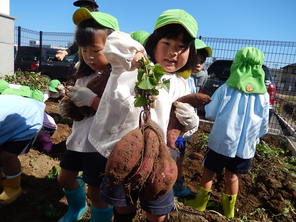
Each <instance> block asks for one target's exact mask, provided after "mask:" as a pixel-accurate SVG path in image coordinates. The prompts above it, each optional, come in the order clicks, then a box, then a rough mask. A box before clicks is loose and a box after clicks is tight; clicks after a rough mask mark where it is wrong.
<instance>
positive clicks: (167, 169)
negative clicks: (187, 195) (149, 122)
mask: <svg viewBox="0 0 296 222" xmlns="http://www.w3.org/2000/svg"><path fill="white" fill-rule="evenodd" d="M177 174H178V169H177V165H176V162H175V161H174V160H173V158H172V157H171V155H170V153H169V151H168V147H167V146H166V145H165V144H164V143H161V144H160V147H159V156H158V160H157V162H156V163H155V164H154V167H153V172H152V173H151V174H150V176H149V178H148V181H147V183H146V185H145V186H144V188H143V194H144V197H145V198H146V199H148V200H153V199H157V198H159V197H160V196H162V195H164V194H166V193H167V192H168V191H170V190H171V189H172V187H173V185H174V184H175V182H176V180H177Z"/></svg>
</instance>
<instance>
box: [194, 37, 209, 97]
mask: <svg viewBox="0 0 296 222" xmlns="http://www.w3.org/2000/svg"><path fill="white" fill-rule="evenodd" d="M195 48H196V54H197V56H196V65H195V67H194V69H193V72H192V74H191V77H192V78H193V79H194V83H195V87H196V92H199V90H200V89H202V87H203V86H204V85H205V83H206V81H207V79H208V72H207V70H205V69H204V67H203V66H204V63H205V61H206V58H207V57H211V56H212V49H211V48H210V47H209V46H207V45H206V44H205V43H204V42H203V41H202V40H200V39H196V40H195Z"/></svg>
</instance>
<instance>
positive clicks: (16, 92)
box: [2, 86, 32, 98]
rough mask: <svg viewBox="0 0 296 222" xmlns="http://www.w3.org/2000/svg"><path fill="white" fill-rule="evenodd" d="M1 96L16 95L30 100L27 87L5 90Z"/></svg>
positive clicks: (30, 94) (29, 91) (29, 90)
mask: <svg viewBox="0 0 296 222" xmlns="http://www.w3.org/2000/svg"><path fill="white" fill-rule="evenodd" d="M2 94H3V95H16V96H24V97H28V98H31V96H32V92H31V89H30V87H29V86H21V87H20V88H18V89H16V88H7V89H5V90H4V91H3V92H2Z"/></svg>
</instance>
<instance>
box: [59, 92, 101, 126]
mask: <svg viewBox="0 0 296 222" xmlns="http://www.w3.org/2000/svg"><path fill="white" fill-rule="evenodd" d="M59 113H60V114H61V115H62V116H64V117H68V118H70V119H72V120H75V121H81V120H83V119H84V118H85V117H90V116H93V115H94V114H95V113H96V111H95V110H94V109H93V108H92V107H88V106H82V107H78V106H76V105H75V104H74V103H73V102H72V101H71V100H70V98H69V97H68V96H64V97H63V99H62V100H61V101H60V103H59Z"/></svg>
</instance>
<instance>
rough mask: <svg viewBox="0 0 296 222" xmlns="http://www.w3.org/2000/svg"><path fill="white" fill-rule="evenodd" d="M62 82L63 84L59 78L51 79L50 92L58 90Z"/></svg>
mask: <svg viewBox="0 0 296 222" xmlns="http://www.w3.org/2000/svg"><path fill="white" fill-rule="evenodd" d="M60 84H61V82H60V81H59V80H57V79H53V80H51V81H50V82H49V87H48V90H49V91H50V92H58V90H57V87H58V85H60Z"/></svg>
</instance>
